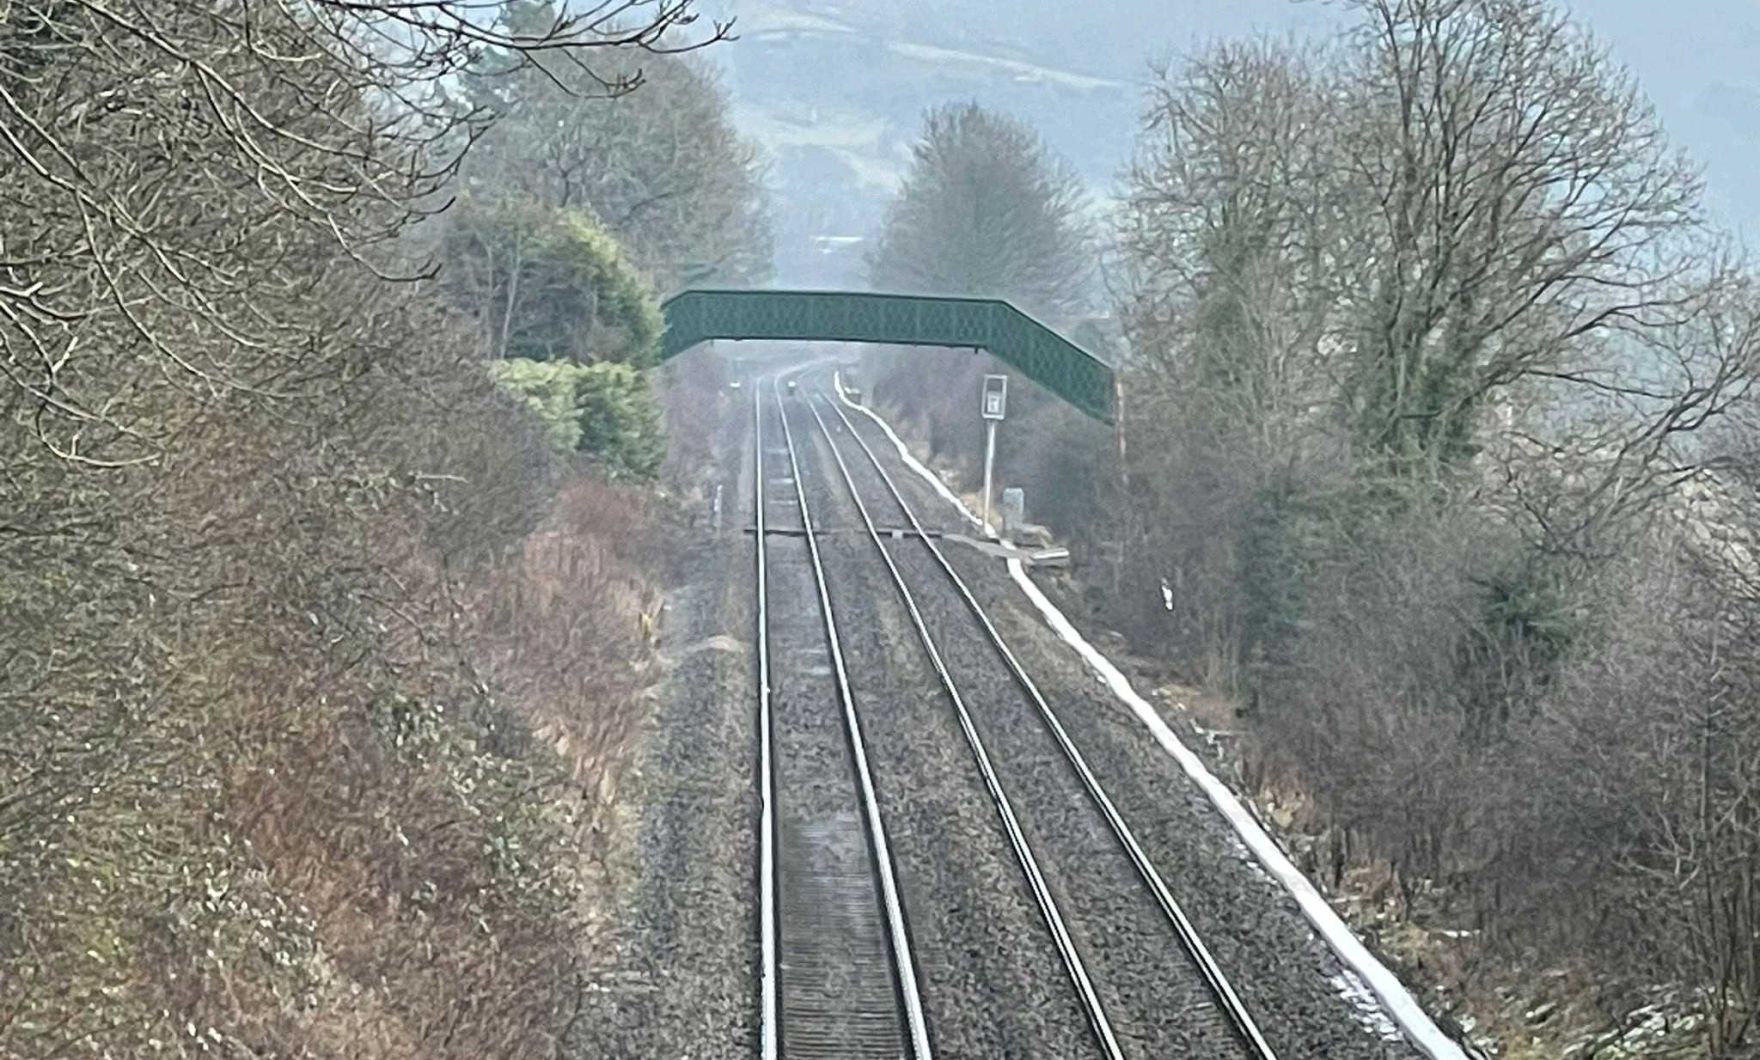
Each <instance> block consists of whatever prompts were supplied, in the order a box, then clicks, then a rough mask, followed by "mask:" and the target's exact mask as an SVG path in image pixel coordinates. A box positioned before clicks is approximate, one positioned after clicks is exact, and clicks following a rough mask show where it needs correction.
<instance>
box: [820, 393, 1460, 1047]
mask: <svg viewBox="0 0 1760 1060" xmlns="http://www.w3.org/2000/svg"><path fill="white" fill-rule="evenodd" d="M833 382H834V384H835V386H836V389H837V396H838V398H839V399H840V400H842V401H843V403H844V404H845V405H848V406H849V407H851V408H854V409H857V410H859V411H861V412H863V413H865V414H866V415H867V417H868V418H869V419H871V420H873V421H874V422H875V423H876V424H878V425H879V426H880V429H881V430H883V431H885V432H886V436H887V437H888V438H890V439H891V440H892V444H893V445H894V446H895V447H897V449H898V454H899V457H900V458H901V459H903V460H904V462H905V464H906V465H907V466H909V467H910V468H911V470H913V471H915V472H916V473H917V474H918V475H920V476H922V477H923V479H924V480H925V481H927V482H928V483H929V484H930V485H931V486H933V487H934V488H935V492H936V493H938V494H940V495H941V497H942V498H943V499H944V500H946V501H947V502H948V503H950V504H952V505H953V506H954V507H956V508H957V509H959V511H960V512H961V513H962V514H963V515H964V516H965V517H966V518H967V519H968V520H970V521H971V522H972V524H973V525H978V522H979V521H978V517H977V516H976V515H973V514H972V511H971V509H970V508H967V507H966V506H965V504H964V502H962V501H961V500H960V499H959V498H958V497H957V496H955V495H954V493H953V491H952V490H950V489H948V488H947V485H946V483H944V482H942V481H941V479H940V478H939V477H937V476H936V474H935V473H934V472H933V471H930V470H929V469H928V468H927V467H926V466H924V465H923V464H922V462H921V461H919V460H917V458H916V457H915V456H913V455H912V454H911V452H910V450H909V449H908V448H907V447H906V446H905V444H904V441H903V439H901V438H899V436H898V434H897V433H896V432H895V431H893V429H892V425H891V424H889V423H887V422H886V421H885V420H884V419H882V418H881V417H880V416H879V414H877V413H875V412H874V411H873V410H871V409H869V408H868V407H867V406H865V405H858V404H855V403H854V402H852V401H850V400H849V399H848V398H847V397H845V396H844V393H843V381H842V379H841V378H840V377H838V378H834V380H833ZM983 529H984V530H985V531H986V532H988V531H989V527H984V528H983ZM1008 573H1009V576H1010V577H1012V578H1013V579H1014V582H1015V584H1016V585H1017V586H1019V588H1020V590H1021V592H1023V593H1025V594H1026V597H1027V599H1028V600H1030V601H1032V604H1033V606H1034V607H1036V608H1037V609H1038V610H1039V613H1040V615H1041V616H1043V617H1044V619H1045V621H1046V623H1048V624H1049V625H1050V626H1051V629H1052V630H1053V631H1054V632H1055V633H1056V634H1057V635H1058V636H1059V637H1060V638H1062V640H1063V642H1064V643H1066V644H1068V645H1069V646H1070V647H1071V648H1073V649H1074V650H1075V652H1076V654H1078V655H1080V656H1081V657H1082V659H1083V661H1084V662H1086V663H1087V664H1088V666H1089V667H1091V668H1092V669H1093V670H1094V672H1095V673H1096V674H1098V675H1099V677H1100V679H1101V681H1102V682H1104V683H1105V684H1106V686H1107V687H1108V688H1110V689H1111V691H1112V694H1113V695H1115V696H1116V697H1118V699H1119V700H1120V701H1121V702H1123V703H1124V704H1125V705H1126V706H1128V707H1130V709H1131V712H1132V713H1133V714H1135V715H1136V716H1137V720H1139V721H1141V722H1142V723H1143V724H1144V725H1145V726H1146V727H1147V728H1148V729H1149V732H1150V734H1151V735H1153V736H1154V737H1155V741H1156V742H1157V743H1159V744H1160V745H1161V747H1162V749H1163V750H1165V751H1166V752H1167V753H1168V754H1170V755H1172V756H1173V758H1174V760H1175V761H1176V762H1178V763H1179V765H1180V768H1181V769H1183V770H1185V773H1186V776H1188V777H1190V778H1191V780H1192V782H1193V783H1195V784H1197V785H1198V787H1199V788H1200V789H1201V790H1202V791H1203V792H1204V794H1205V795H1206V796H1208V797H1209V799H1210V802H1211V804H1212V805H1214V806H1215V807H1216V809H1217V811H1218V812H1219V813H1221V814H1222V816H1223V818H1224V819H1225V820H1226V821H1228V823H1229V825H1230V826H1232V827H1233V828H1234V830H1235V834H1236V835H1238V836H1239V837H1240V841H1241V843H1242V844H1244V845H1245V846H1246V847H1247V848H1248V849H1249V850H1251V851H1252V854H1253V856H1254V857H1255V858H1256V859H1257V861H1258V863H1259V864H1260V865H1261V866H1263V867H1264V869H1265V871H1266V872H1268V873H1270V875H1271V876H1272V877H1273V878H1274V879H1276V880H1277V882H1278V883H1280V884H1282V885H1283V887H1284V889H1285V890H1287V891H1288V892H1289V893H1290V895H1291V897H1293V898H1294V899H1295V900H1296V904H1297V905H1298V906H1299V907H1300V908H1301V910H1302V915H1303V916H1305V917H1307V918H1308V922H1309V923H1310V924H1312V925H1313V926H1314V930H1315V931H1317V932H1318V933H1319V935H1320V937H1321V938H1322V939H1324V940H1325V941H1326V944H1327V945H1328V946H1330V947H1331V948H1332V951H1333V953H1335V954H1336V955H1337V956H1338V959H1339V960H1340V961H1342V962H1344V965H1345V967H1346V969H1347V975H1349V976H1350V979H1349V980H1346V979H1342V978H1336V977H1335V978H1334V979H1333V985H1334V986H1335V987H1337V988H1338V989H1339V991H1340V993H1342V994H1343V995H1344V996H1345V998H1346V1000H1347V1001H1349V1002H1350V1003H1351V1004H1352V1007H1353V1008H1355V1009H1356V1010H1357V1011H1358V1013H1359V1015H1361V1016H1364V1017H1367V1014H1368V1010H1367V1008H1366V1007H1365V1006H1370V1005H1373V1006H1374V1007H1375V1008H1376V1010H1377V1011H1378V1012H1379V1015H1380V1018H1381V1019H1382V1020H1385V1021H1388V1024H1389V1025H1390V1026H1392V1025H1397V1026H1398V1027H1399V1028H1401V1029H1403V1030H1404V1032H1405V1036H1406V1037H1407V1038H1408V1039H1410V1040H1411V1042H1412V1043H1413V1044H1414V1045H1416V1046H1417V1047H1418V1048H1419V1049H1421V1050H1423V1051H1424V1053H1425V1054H1426V1055H1428V1056H1429V1057H1431V1060H1467V1054H1466V1052H1465V1050H1463V1049H1462V1048H1461V1046H1460V1044H1459V1043H1457V1042H1456V1041H1455V1040H1454V1039H1453V1038H1450V1037H1449V1036H1448V1035H1447V1034H1445V1033H1443V1031H1442V1028H1440V1027H1438V1026H1437V1025H1436V1023H1435V1021H1434V1020H1432V1019H1431V1018H1430V1015H1429V1013H1427V1012H1425V1011H1424V1008H1423V1006H1422V1005H1420V1004H1418V1000H1417V998H1415V997H1413V996H1412V994H1411V991H1409V990H1407V989H1406V987H1405V984H1404V983H1401V982H1400V981H1399V977H1398V976H1396V975H1394V974H1393V972H1392V970H1391V969H1389V968H1388V967H1387V966H1386V965H1385V964H1382V963H1381V962H1380V961H1379V960H1377V959H1376V957H1375V955H1374V954H1372V953H1370V952H1369V950H1368V947H1366V946H1364V945H1363V943H1362V940H1361V939H1358V938H1357V936H1356V935H1355V934H1354V933H1352V931H1351V929H1350V927H1349V925H1347V924H1346V923H1345V922H1344V920H1343V919H1342V918H1341V917H1340V916H1339V915H1338V913H1337V912H1336V911H1335V910H1334V909H1333V908H1332V906H1330V905H1329V904H1327V902H1326V899H1325V897H1324V896H1323V895H1321V893H1320V891H1319V889H1318V888H1316V887H1315V886H1314V883H1313V881H1311V880H1309V879H1308V878H1307V877H1306V876H1304V875H1303V874H1302V872H1301V870H1300V869H1298V868H1296V867H1295V865H1294V863H1292V862H1291V861H1290V860H1289V857H1288V856H1287V855H1286V854H1284V852H1283V849H1282V848H1281V847H1279V846H1278V845H1277V843H1276V841H1275V840H1273V839H1272V838H1271V836H1270V835H1269V834H1268V833H1266V831H1265V829H1264V828H1262V827H1260V825H1259V822H1258V820H1257V819H1256V818H1254V816H1253V815H1252V813H1251V812H1249V811H1248V810H1247V808H1246V806H1244V805H1243V804H1242V803H1241V801H1240V800H1239V799H1238V798H1236V797H1235V794H1234V792H1233V791H1232V790H1230V789H1229V787H1228V785H1226V784H1224V783H1223V782H1222V781H1221V780H1219V779H1217V777H1216V775H1215V774H1213V773H1211V772H1210V770H1209V768H1208V767H1207V766H1205V765H1204V762H1203V759H1201V758H1199V757H1198V756H1197V755H1196V754H1194V753H1193V752H1192V750H1191V749H1190V748H1188V747H1187V746H1186V745H1185V744H1184V743H1182V742H1181V741H1180V739H1179V737H1178V736H1175V735H1174V732H1173V730H1172V729H1171V728H1169V727H1168V725H1167V722H1166V721H1165V720H1163V719H1162V717H1161V715H1160V714H1158V713H1156V711H1155V708H1154V707H1152V706H1150V705H1149V703H1148V702H1147V701H1145V700H1144V699H1143V697H1142V696H1140V695H1138V694H1137V691H1136V689H1134V688H1132V687H1131V683H1130V681H1129V680H1128V679H1127V678H1126V677H1125V676H1124V674H1123V673H1121V672H1120V671H1119V669H1118V667H1116V666H1114V665H1113V664H1112V660H1110V659H1108V658H1107V657H1106V656H1104V655H1102V654H1101V653H1100V652H1099V650H1098V649H1096V648H1095V647H1094V646H1093V645H1092V644H1090V643H1088V640H1087V638H1085V637H1083V636H1082V634H1081V633H1080V631H1078V630H1077V629H1076V628H1075V626H1074V625H1073V624H1072V623H1071V622H1070V620H1069V619H1068V618H1067V617H1066V616H1065V615H1064V613H1063V612H1062V611H1060V610H1059V609H1058V607H1057V605H1056V604H1054V603H1052V602H1051V601H1050V599H1048V598H1047V597H1046V596H1045V594H1044V593H1043V592H1042V591H1040V589H1039V587H1038V586H1037V585H1035V584H1034V583H1033V580H1032V579H1031V578H1029V577H1028V576H1027V572H1026V567H1025V566H1024V565H1023V564H1022V563H1021V561H1020V560H1009V561H1008ZM1371 994H1372V996H1371Z"/></svg>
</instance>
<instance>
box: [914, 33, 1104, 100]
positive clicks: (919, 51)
mask: <svg viewBox="0 0 1760 1060" xmlns="http://www.w3.org/2000/svg"><path fill="white" fill-rule="evenodd" d="M886 50H887V51H889V52H891V53H893V54H894V55H901V56H903V57H905V58H906V59H918V60H921V61H923V62H927V63H935V64H938V65H939V64H946V63H950V62H951V63H964V64H966V65H968V66H981V67H988V68H989V69H992V70H1000V71H1002V72H1004V73H1007V74H1009V75H1011V76H1012V77H1013V78H1014V79H1015V80H1017V81H1042V82H1045V83H1047V84H1053V85H1061V86H1063V87H1065V88H1074V89H1082V90H1086V89H1097V88H1109V89H1128V88H1129V87H1130V86H1129V85H1127V84H1125V83H1124V82H1123V81H1114V80H1112V79H1110V78H1105V77H1089V76H1088V75H1087V74H1076V73H1071V72H1069V71H1067V70H1054V69H1052V68H1051V67H1048V66H1040V65H1038V64H1037V63H1028V62H1021V61H1020V60H1018V59H1003V58H999V57H997V56H994V55H980V54H978V53H976V52H962V51H959V50H957V49H954V48H942V47H939V46H937V45H934V44H916V43H912V42H910V41H887V42H886Z"/></svg>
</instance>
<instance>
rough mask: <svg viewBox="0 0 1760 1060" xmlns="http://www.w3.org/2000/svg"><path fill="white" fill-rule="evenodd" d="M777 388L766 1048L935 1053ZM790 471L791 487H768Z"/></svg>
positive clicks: (756, 415) (770, 497)
mask: <svg viewBox="0 0 1760 1060" xmlns="http://www.w3.org/2000/svg"><path fill="white" fill-rule="evenodd" d="M775 397H776V405H775V411H776V414H777V418H778V419H779V420H780V423H781V430H780V432H777V434H776V435H775V436H774V437H775V438H777V439H779V440H780V442H781V446H780V448H777V449H774V450H769V449H767V441H766V436H765V431H764V421H765V418H766V417H765V408H764V406H765V402H764V399H763V395H762V393H761V388H754V394H753V434H754V438H755V447H756V451H755V459H754V468H755V474H754V481H755V485H754V498H753V501H754V505H755V508H756V512H757V524H758V526H757V529H758V533H757V569H756V576H757V587H758V588H757V593H758V596H757V598H758V616H757V645H758V670H759V711H758V714H759V719H758V733H759V744H760V747H759V786H760V791H761V793H762V801H763V808H762V814H761V817H762V822H761V825H760V829H761V832H760V839H759V862H760V864H759V879H760V883H759V892H760V905H761V910H760V917H759V920H760V935H761V949H762V955H761V960H762V968H761V970H760V977H761V983H762V986H761V994H762V1002H761V1003H762V1019H761V1025H760V1040H761V1051H762V1055H763V1056H764V1057H765V1060H774V1058H777V1057H789V1058H795V1060H812V1058H819V1057H825V1058H830V1057H841V1058H864V1057H876V1058H878V1057H886V1058H893V1060H897V1058H908V1060H931V1058H932V1056H933V1049H932V1046H931V1044H930V1039H929V1031H928V1026H927V1022H926V1020H925V1019H924V1017H923V1008H922V1000H921V997H920V992H919V986H918V983H917V978H916V973H915V965H914V959H913V956H912V953H911V940H910V933H909V930H908V927H907V925H906V923H905V916H904V909H903V905H902V902H901V900H900V897H899V891H898V882H897V879H896V875H895V871H894V868H893V864H892V855H891V851H890V849H889V845H888V842H887V837H886V826H885V822H884V819H883V818H882V816H881V813H880V803H879V797H878V795H877V793H876V792H875V789H874V780H873V774H872V771H871V770H870V768H869V765H868V760H867V750H866V743H865V741H864V739H863V735H862V725H861V719H860V717H859V715H858V713H857V708H856V703H855V699H854V697H853V695H852V694H851V691H850V683H849V675H848V672H847V669H846V667H845V664H844V659H843V652H842V649H841V646H840V644H839V641H838V628H837V616H836V612H835V610H834V608H833V607H832V603H831V597H830V593H829V590H828V589H827V586H826V581H825V571H824V566H823V563H822V561H821V559H820V555H819V547H818V542H817V540H816V539H815V535H814V532H813V531H814V523H813V516H812V512H811V510H810V508H809V507H808V504H807V498H806V493H805V490H804V489H803V488H802V485H801V474H800V462H799V458H798V455H797V450H796V446H795V440H794V436H793V433H792V432H791V430H790V429H789V425H788V421H787V418H786V416H785V415H784V414H783V409H782V404H781V397H780V395H779V394H778V395H775ZM767 455H769V456H770V457H771V459H770V460H769V461H766V456H767ZM778 457H784V458H786V459H785V460H778V459H777V458H778ZM775 471H782V472H783V475H782V477H781V479H780V481H781V482H782V483H785V484H788V485H790V486H792V488H791V489H785V490H783V491H781V492H777V491H769V490H766V485H767V483H770V481H771V480H770V479H769V476H770V475H771V474H772V473H773V472H775ZM772 529H775V530H779V531H782V530H790V531H799V533H798V534H781V533H779V534H772V533H771V531H772ZM772 537H774V538H775V540H773V541H772V540H770V539H771V538H772ZM815 604H816V609H815V606H814V605H815Z"/></svg>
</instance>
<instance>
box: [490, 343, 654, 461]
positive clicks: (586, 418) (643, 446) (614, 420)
mask: <svg viewBox="0 0 1760 1060" xmlns="http://www.w3.org/2000/svg"><path fill="white" fill-rule="evenodd" d="M490 372H491V374H492V375H493V376H494V377H495V380H496V382H497V383H499V384H500V385H501V386H502V388H503V389H505V390H507V391H508V392H509V393H512V394H514V395H516V396H517V397H518V398H519V399H520V400H521V401H523V402H525V404H526V405H527V406H528V407H529V408H531V410H532V411H533V412H535V413H537V414H538V418H539V419H540V420H542V421H543V425H544V435H545V437H546V438H548V439H549V440H550V443H551V444H552V445H554V446H555V447H556V448H557V449H559V450H563V451H566V452H579V453H583V454H585V455H586V456H588V457H589V458H590V459H592V460H593V461H594V462H595V463H597V464H598V465H599V466H600V467H601V468H602V469H603V470H604V472H605V474H606V475H607V476H608V477H610V478H635V479H650V478H653V477H654V475H655V474H656V473H658V471H659V470H660V462H661V460H662V459H664V457H665V455H666V444H665V440H664V438H663V436H662V431H661V424H660V406H659V405H658V403H656V401H655V400H654V395H653V391H652V390H651V388H650V387H649V385H648V380H647V378H646V377H645V376H644V375H643V374H642V373H641V372H639V371H637V370H636V369H635V368H633V367H631V366H630V365H627V364H612V363H603V362H602V363H598V364H571V363H569V362H566V361H534V360H527V359H523V358H514V359H510V360H505V361H497V362H495V363H494V364H493V365H491V366H490Z"/></svg>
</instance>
